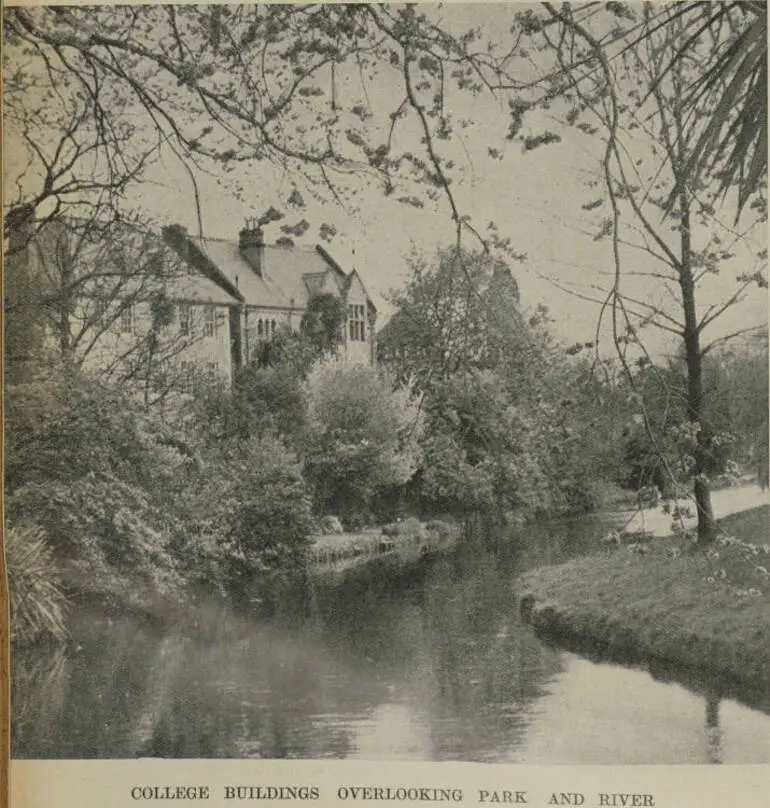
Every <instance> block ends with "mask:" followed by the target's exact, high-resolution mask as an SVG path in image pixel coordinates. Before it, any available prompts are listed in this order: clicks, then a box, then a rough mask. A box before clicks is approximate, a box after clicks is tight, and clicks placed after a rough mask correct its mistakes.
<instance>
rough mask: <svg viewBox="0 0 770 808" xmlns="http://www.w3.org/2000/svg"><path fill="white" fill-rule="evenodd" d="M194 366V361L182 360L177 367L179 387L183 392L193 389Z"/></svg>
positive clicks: (192, 390) (189, 391)
mask: <svg viewBox="0 0 770 808" xmlns="http://www.w3.org/2000/svg"><path fill="white" fill-rule="evenodd" d="M195 377H196V367H195V363H194V362H182V363H181V365H180V367H179V389H180V390H181V391H182V392H183V393H192V392H194V391H195Z"/></svg>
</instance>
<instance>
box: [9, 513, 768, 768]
mask: <svg viewBox="0 0 770 808" xmlns="http://www.w3.org/2000/svg"><path fill="white" fill-rule="evenodd" d="M537 532H538V533H541V534H542V535H540V536H538V537H535V536H533V535H532V530H528V534H527V537H526V538H527V539H529V540H530V542H531V540H532V539H535V538H537V542H536V543H537V545H538V547H539V549H538V550H537V551H536V552H535V551H529V552H521V553H519V552H516V553H513V554H511V555H510V557H507V558H505V560H502V561H501V560H498V559H497V558H496V557H495V556H493V555H492V554H491V553H489V552H488V551H487V550H486V549H484V548H475V549H474V550H472V551H470V550H469V551H466V552H460V553H458V554H457V556H456V557H453V558H450V559H444V560H442V561H440V562H437V563H435V564H433V565H432V566H430V567H428V568H425V569H423V570H420V571H416V572H414V573H413V574H410V575H409V576H404V577H401V578H400V579H399V580H397V581H394V580H392V579H390V580H388V581H387V582H383V581H379V582H377V581H375V580H372V579H371V578H369V579H368V580H367V579H365V578H363V577H361V578H358V579H357V580H353V581H349V582H348V583H347V584H346V585H344V586H342V587H337V588H334V589H332V588H327V587H319V588H317V589H316V590H315V591H314V592H313V594H312V598H311V603H310V605H309V608H308V610H307V615H306V616H305V617H303V618H301V619H299V618H296V619H293V620H284V621H276V620H273V621H256V620H253V619H249V618H248V617H247V616H244V615H237V614H235V613H233V612H231V611H225V610H224V609H221V608H220V607H209V608H198V609H196V610H195V612H194V613H193V614H192V616H191V617H192V619H193V620H194V622H196V623H197V629H195V630H193V629H190V630H188V631H187V632H185V633H182V632H180V631H173V632H170V633H166V634H162V635H160V634H158V633H157V632H153V631H151V630H148V629H146V628H143V627H141V626H140V625H138V624H136V623H133V622H131V621H129V620H125V621H118V622H115V621H112V622H108V621H106V620H105V619H104V618H102V617H100V616H97V615H88V614H84V615H79V616H78V617H77V619H76V620H75V627H74V636H73V643H72V646H71V647H70V648H68V649H67V650H66V651H60V652H57V653H55V654H49V655H46V654H41V652H40V651H39V650H38V651H36V652H35V653H33V654H28V655H21V654H19V655H17V656H16V657H15V658H14V660H13V674H14V695H13V713H14V716H13V738H12V743H13V751H14V756H15V757H19V758H35V757H37V758H96V757H102V758H131V757H137V756H165V757H228V758H240V757H255V758H256V757H262V758H359V759H369V760H377V759H381V760H469V761H490V762H521V763H601V764H622V763H707V762H725V763H732V762H734V763H770V716H768V715H766V714H764V713H762V712H758V711H754V710H751V709H749V708H747V707H744V706H742V705H740V704H738V703H736V702H734V701H731V700H727V699H720V698H719V696H718V695H717V694H716V693H715V692H714V691H713V690H711V691H707V692H704V691H703V690H701V689H699V688H697V687H694V688H692V689H688V688H687V687H685V686H683V685H680V684H677V683H672V682H668V683H664V682H660V681H656V680H655V679H653V678H652V677H651V676H650V675H649V674H648V673H646V672H644V671H641V670H634V669H628V668H624V667H618V666H613V665H608V664H596V663H593V662H589V661H587V660H584V659H581V658H580V657H577V656H575V655H573V654H570V653H566V652H562V651H559V650H556V649H554V648H551V647H547V646H546V645H544V644H543V643H541V642H540V641H539V640H538V639H537V638H536V637H535V636H534V635H533V634H532V633H531V631H530V630H529V629H528V628H527V627H526V626H524V625H523V624H522V623H521V622H520V620H519V618H518V616H517V614H516V610H515V609H514V607H513V602H512V596H511V583H510V582H511V580H512V578H513V574H514V573H515V571H517V570H521V569H524V568H527V567H530V566H532V565H534V564H540V563H550V562H555V561H558V560H560V559H562V558H564V557H566V556H567V555H570V554H576V553H579V552H581V549H582V546H583V544H584V542H585V541H586V540H587V537H588V536H591V537H595V536H596V535H597V526H596V525H595V524H591V523H586V522H575V523H573V524H570V525H564V524H562V525H559V526H541V528H540V529H538V531H537ZM530 542H528V543H530Z"/></svg>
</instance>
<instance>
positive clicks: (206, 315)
mask: <svg viewBox="0 0 770 808" xmlns="http://www.w3.org/2000/svg"><path fill="white" fill-rule="evenodd" d="M203 333H204V334H205V335H206V336H207V337H213V336H214V335H215V334H216V333H217V312H216V309H215V308H214V307H213V306H206V308H205V309H204V310H203Z"/></svg>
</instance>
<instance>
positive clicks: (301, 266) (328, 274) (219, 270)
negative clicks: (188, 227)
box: [167, 226, 373, 309]
mask: <svg viewBox="0 0 770 808" xmlns="http://www.w3.org/2000/svg"><path fill="white" fill-rule="evenodd" d="M167 232H170V233H171V234H172V240H174V242H175V248H176V249H177V251H178V252H180V254H182V252H183V249H182V244H181V242H182V240H186V242H187V243H188V245H191V247H192V250H191V251H190V255H191V256H192V258H193V263H195V264H196V265H198V266H199V268H200V269H201V271H203V272H204V273H206V274H207V276H208V277H209V278H211V279H212V280H214V281H215V282H218V283H220V284H221V285H223V286H224V287H225V288H227V289H228V291H230V293H231V294H235V295H237V297H238V299H239V300H241V301H242V302H243V303H245V304H246V305H247V306H255V307H260V308H285V309H291V308H305V307H306V306H307V302H308V300H310V298H311V297H314V296H316V295H318V294H322V293H324V292H327V291H332V292H334V293H336V294H340V295H344V294H345V292H346V291H347V288H348V286H349V283H350V281H351V279H352V275H353V273H352V272H351V273H349V274H348V273H345V271H344V270H343V269H342V267H341V266H340V265H339V264H338V263H337V262H336V261H335V260H334V259H333V258H332V257H331V255H329V253H328V252H327V251H326V250H325V249H324V248H323V247H321V246H320V245H317V246H316V247H304V246H298V245H292V246H283V245H274V244H267V245H265V246H264V247H262V248H261V261H262V270H261V273H258V272H257V271H256V270H255V269H254V267H253V266H252V264H251V263H250V262H249V261H247V260H246V258H245V257H244V256H243V254H242V252H241V249H240V247H239V245H238V242H237V241H235V240H229V239H219V238H200V237H197V236H196V237H193V236H189V235H187V234H186V233H185V232H184V231H183V230H182V228H179V227H177V226H173V227H171V228H167ZM367 297H368V294H367ZM370 305H372V306H373V304H370Z"/></svg>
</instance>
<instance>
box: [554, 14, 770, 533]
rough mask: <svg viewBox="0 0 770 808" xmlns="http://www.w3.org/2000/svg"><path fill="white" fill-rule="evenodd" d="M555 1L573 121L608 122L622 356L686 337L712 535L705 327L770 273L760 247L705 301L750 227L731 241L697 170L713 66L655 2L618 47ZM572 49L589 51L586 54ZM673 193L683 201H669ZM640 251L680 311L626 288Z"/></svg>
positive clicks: (696, 474)
mask: <svg viewBox="0 0 770 808" xmlns="http://www.w3.org/2000/svg"><path fill="white" fill-rule="evenodd" d="M545 6H546V9H547V11H548V13H549V15H550V17H551V19H552V20H553V21H555V22H557V23H558V24H559V25H560V26H561V29H562V30H563V31H564V32H565V36H566V40H561V41H559V42H556V41H552V40H550V39H549V37H548V35H547V34H546V39H549V42H550V44H551V45H552V46H553V48H554V51H555V53H556V56H557V59H558V60H559V63H560V65H561V67H562V70H563V72H564V74H565V75H568V76H569V77H570V78H569V80H570V83H571V87H572V89H573V90H574V92H575V95H576V99H577V106H576V107H575V108H574V112H571V113H570V114H569V117H568V119H569V120H570V121H571V122H572V123H575V122H576V121H577V120H578V119H579V118H580V117H581V115H582V114H583V113H584V112H585V111H588V112H589V114H593V115H594V116H595V120H598V122H599V124H600V126H601V130H602V131H604V132H606V137H605V149H604V155H603V158H602V177H603V183H604V187H605V195H604V198H603V199H602V200H597V202H596V203H591V205H590V207H592V208H593V207H597V206H599V205H602V204H606V206H607V208H608V210H607V213H606V214H605V218H604V220H603V222H602V226H601V229H600V231H599V234H598V237H603V236H604V237H609V238H611V240H612V253H613V262H614V282H613V285H612V288H611V290H610V292H609V294H608V295H607V297H606V299H605V301H604V305H603V309H602V311H603V313H604V312H611V317H612V328H613V334H614V341H615V345H616V348H617V355H618V357H619V359H620V361H621V363H622V364H623V365H624V367H625V368H626V371H627V375H628V378H629V379H630V380H632V379H633V374H632V372H631V366H630V364H629V363H630V362H633V361H637V362H639V363H641V364H642V365H643V364H646V363H648V362H649V361H650V357H649V355H648V354H647V353H646V351H645V350H644V346H643V343H642V342H641V337H640V333H639V332H640V329H642V328H645V327H649V326H655V327H657V328H660V329H663V330H664V331H667V332H669V333H672V334H674V335H676V336H677V337H679V338H680V339H681V340H682V342H683V347H684V357H685V363H686V367H687V391H686V409H687V418H688V421H689V423H690V425H691V432H692V437H693V446H692V449H691V453H692V479H693V487H694V498H695V503H696V507H697V513H698V539H699V541H700V542H703V543H707V542H709V541H710V540H711V539H712V538H713V537H714V534H715V530H714V519H713V513H712V509H711V500H710V493H709V486H708V479H707V477H708V471H709V464H710V461H709V458H710V456H711V455H712V454H713V442H714V437H715V436H714V434H713V432H712V430H711V429H710V428H709V425H708V423H707V421H706V418H705V416H706V412H705V397H704V386H703V361H704V356H705V355H706V354H707V353H708V352H709V351H711V350H713V348H714V346H715V344H716V343H714V342H712V343H709V344H703V334H704V331H706V329H707V328H708V326H709V325H711V324H712V323H713V322H714V321H715V320H716V319H717V318H718V317H720V316H721V315H722V314H723V313H724V312H725V311H726V310H727V309H728V308H729V307H730V306H731V305H733V304H735V303H736V302H737V301H738V300H740V299H741V297H742V296H743V294H744V293H745V292H746V290H747V289H748V288H749V287H750V286H752V285H759V286H765V285H766V281H765V278H764V272H763V269H762V262H763V254H762V253H760V255H759V256H758V257H757V259H756V263H755V267H756V269H753V270H750V271H748V272H745V273H744V274H742V275H740V276H739V277H738V286H737V289H736V291H735V292H734V293H733V294H732V295H730V296H729V298H728V299H726V300H724V301H722V302H721V303H718V304H715V305H713V306H711V307H710V308H709V309H708V310H707V311H706V312H705V313H704V314H700V313H699V311H698V307H697V301H696V298H697V291H698V288H699V284H700V282H701V281H702V280H703V279H704V278H707V277H708V276H709V275H710V274H714V273H716V272H718V271H719V267H720V264H721V263H723V262H724V261H726V260H728V259H729V258H730V257H731V252H732V250H733V249H734V247H735V243H736V242H739V241H741V239H742V234H739V235H738V237H733V238H731V239H730V241H731V242H732V243H730V242H728V243H725V242H724V235H723V234H724V232H725V230H728V232H729V229H728V228H725V227H724V225H722V224H721V223H720V221H719V217H718V214H717V210H718V200H717V197H718V194H719V187H718V185H716V184H715V183H713V182H710V181H709V177H708V176H706V175H701V176H699V177H698V178H693V175H692V172H691V165H692V162H691V160H692V154H691V151H690V149H691V148H692V144H696V143H698V141H699V136H700V135H701V134H702V133H703V131H704V127H705V128H706V130H707V128H708V127H709V125H710V124H709V114H710V111H711V109H712V105H713V103H714V98H713V95H710V94H708V93H701V94H700V95H699V97H698V103H697V105H695V106H691V107H690V109H689V115H688V117H685V115H684V103H683V101H684V97H685V91H686V88H687V87H688V86H689V83H690V82H691V80H692V79H691V76H692V75H693V72H694V71H695V72H697V71H699V70H702V67H703V54H702V52H694V53H689V54H688V58H687V60H685V59H684V58H680V56H679V55H678V54H679V53H680V50H681V47H682V45H683V43H684V42H686V41H687V35H686V34H685V31H684V27H683V25H682V24H681V21H680V22H677V20H674V21H673V22H672V23H671V24H670V25H666V26H664V27H660V28H659V29H657V30H652V17H651V14H652V12H651V10H650V9H649V8H645V10H644V11H643V15H644V26H645V30H646V31H647V32H648V33H647V34H646V35H645V36H644V37H643V38H642V39H641V40H640V41H639V42H636V43H632V44H630V45H629V44H624V46H623V47H622V48H621V49H619V50H617V51H616V50H613V45H607V44H605V42H603V41H602V40H601V38H600V37H598V36H597V35H596V34H594V33H592V31H591V30H589V28H588V27H587V26H585V25H583V24H582V23H581V22H578V21H577V20H576V19H575V17H574V16H573V15H572V13H571V10H570V9H569V8H568V7H565V8H563V9H561V10H558V11H557V10H556V9H555V8H554V7H553V6H551V5H550V4H545ZM610 42H611V43H612V40H610ZM615 47H616V46H615ZM570 48H576V49H577V52H578V53H577V57H578V58H577V60H574V59H573V53H574V52H573V51H570ZM707 56H708V54H707ZM672 57H673V58H672ZM611 60H612V61H611ZM645 141H646V143H647V144H648V145H647V148H649V149H651V152H649V153H648V154H650V156H651V158H652V159H649V158H648V157H646V156H645V152H643V151H641V149H643V148H645V147H644V146H640V143H644V142H645ZM672 195H673V196H674V198H675V206H674V207H673V209H669V207H668V204H669V199H670V198H671V197H672ZM621 215H623V217H630V218H629V219H628V220H626V219H625V218H621ZM661 217H662V218H661ZM625 221H629V222H630V223H629V224H628V225H626V224H624V222H625ZM699 228H701V229H700V230H699ZM717 228H720V229H721V230H722V234H720V233H718V232H717ZM672 232H673V236H672V235H671V234H672ZM709 236H710V238H709ZM699 239H700V240H699ZM628 250H638V251H641V252H642V253H644V254H645V255H646V256H647V259H646V260H647V261H648V262H651V263H652V264H653V265H654V266H655V269H653V270H650V271H648V272H645V273H644V274H645V275H646V276H647V277H648V278H652V279H654V281H655V283H656V284H657V285H658V287H659V288H662V289H663V290H665V292H666V294H667V295H670V296H671V298H672V299H673V300H674V301H675V302H676V304H677V306H678V312H674V313H671V312H670V311H668V310H667V307H666V305H665V304H663V305H659V304H657V303H652V302H650V301H649V300H645V299H639V298H637V297H634V296H633V294H632V293H631V294H628V293H627V292H626V291H625V289H621V282H622V280H623V279H624V278H625V277H626V273H624V262H625V261H627V252H628ZM634 349H637V350H639V351H640V353H641V355H638V356H637V358H636V360H633V359H632V358H631V357H633V350H634ZM638 403H639V405H640V415H641V417H642V419H643V420H644V422H645V424H646V426H647V428H648V431H649V432H650V433H651V432H652V430H651V423H650V419H649V415H648V412H647V409H646V405H645V401H644V400H643V399H642V398H641V397H640V398H639V399H638ZM653 443H655V440H654V438H653Z"/></svg>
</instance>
